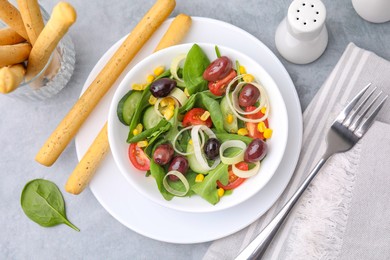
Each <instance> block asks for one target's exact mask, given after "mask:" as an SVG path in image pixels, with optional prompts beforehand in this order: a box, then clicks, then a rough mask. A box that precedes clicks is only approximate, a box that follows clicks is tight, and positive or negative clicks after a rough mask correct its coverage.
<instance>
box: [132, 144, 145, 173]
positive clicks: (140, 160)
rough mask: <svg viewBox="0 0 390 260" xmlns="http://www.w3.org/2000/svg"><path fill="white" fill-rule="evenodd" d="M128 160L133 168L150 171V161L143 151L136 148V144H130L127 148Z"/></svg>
mask: <svg viewBox="0 0 390 260" xmlns="http://www.w3.org/2000/svg"><path fill="white" fill-rule="evenodd" d="M129 158H130V161H131V163H132V164H133V165H134V167H135V168H137V169H138V170H141V171H148V170H150V160H149V158H148V157H147V156H146V154H145V153H144V151H143V150H142V149H141V148H140V147H138V145H137V143H132V144H130V146H129Z"/></svg>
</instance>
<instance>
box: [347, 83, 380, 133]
mask: <svg viewBox="0 0 390 260" xmlns="http://www.w3.org/2000/svg"><path fill="white" fill-rule="evenodd" d="M376 89H377V87H375V88H373V89H372V90H371V92H370V93H369V94H368V95H367V96H366V97H365V98H364V100H363V101H362V102H361V103H360V104H359V106H358V107H357V108H356V109H354V110H352V111H351V112H350V113H349V114H348V115H347V118H346V119H345V121H344V122H343V125H345V126H346V127H349V126H350V125H351V123H352V121H353V120H354V119H355V117H356V115H357V114H358V113H359V111H360V110H361V109H362V108H363V106H364V104H366V103H367V101H368V99H369V98H370V97H371V96H372V94H374V92H375V90H376ZM376 98H378V97H376ZM358 119H359V118H358ZM355 124H356V122H355ZM355 128H356V126H355Z"/></svg>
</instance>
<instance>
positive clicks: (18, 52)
mask: <svg viewBox="0 0 390 260" xmlns="http://www.w3.org/2000/svg"><path fill="white" fill-rule="evenodd" d="M30 51H31V45H30V44H29V43H18V44H14V45H1V46H0V67H4V66H8V65H14V64H17V63H21V62H23V61H25V60H27V59H28V56H29V54H30Z"/></svg>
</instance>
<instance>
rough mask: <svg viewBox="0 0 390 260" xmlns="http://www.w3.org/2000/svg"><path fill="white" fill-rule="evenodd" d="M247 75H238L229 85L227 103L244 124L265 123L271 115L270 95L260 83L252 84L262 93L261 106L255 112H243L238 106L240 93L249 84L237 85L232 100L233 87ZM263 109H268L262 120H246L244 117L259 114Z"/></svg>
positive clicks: (241, 83)
mask: <svg viewBox="0 0 390 260" xmlns="http://www.w3.org/2000/svg"><path fill="white" fill-rule="evenodd" d="M244 76H245V75H238V76H237V77H235V78H234V79H233V80H232V81H231V82H230V83H229V85H228V87H227V88H226V95H227V96H226V101H227V103H228V105H229V107H230V109H231V110H232V112H233V114H234V115H235V116H236V117H238V118H239V119H241V120H242V121H244V122H251V123H259V122H262V121H264V120H265V119H266V118H267V117H268V114H269V110H270V106H269V101H268V95H267V92H266V91H265V89H264V88H263V87H262V86H261V85H260V84H258V83H255V82H251V83H250V84H252V85H254V86H255V87H257V88H258V89H259V91H260V105H259V107H257V108H256V109H255V110H253V111H249V112H246V111H243V110H242V109H241V108H240V107H239V105H238V104H237V103H238V92H239V91H240V90H241V88H242V87H243V86H244V85H246V84H248V83H247V82H240V83H238V84H237V86H236V89H235V90H234V91H233V93H232V100H231V99H230V97H229V95H228V93H230V89H231V87H232V86H233V85H234V83H235V82H236V81H238V80H239V79H241V78H243V77H244ZM263 107H265V108H266V111H265V114H264V116H262V117H261V118H258V119H251V118H246V117H244V116H242V115H251V114H255V113H257V112H258V111H259V110H261V109H262V108H263Z"/></svg>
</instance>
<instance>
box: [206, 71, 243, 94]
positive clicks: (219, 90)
mask: <svg viewBox="0 0 390 260" xmlns="http://www.w3.org/2000/svg"><path fill="white" fill-rule="evenodd" d="M236 76H237V73H236V71H235V70H233V69H232V70H231V71H230V73H229V74H228V75H227V76H226V77H224V78H223V79H221V80H217V81H211V82H209V89H210V91H211V93H213V94H214V95H216V96H222V95H224V94H225V92H226V87H227V85H228V84H229V83H230V81H232V79H234V78H235V77H236Z"/></svg>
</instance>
